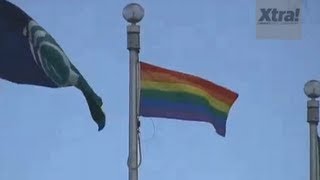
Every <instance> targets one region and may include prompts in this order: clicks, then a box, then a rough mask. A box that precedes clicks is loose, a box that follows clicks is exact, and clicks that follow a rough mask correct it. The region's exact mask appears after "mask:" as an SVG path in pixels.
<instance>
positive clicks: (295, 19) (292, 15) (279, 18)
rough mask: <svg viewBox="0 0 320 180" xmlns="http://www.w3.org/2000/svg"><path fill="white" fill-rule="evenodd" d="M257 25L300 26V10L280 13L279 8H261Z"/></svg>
mask: <svg viewBox="0 0 320 180" xmlns="http://www.w3.org/2000/svg"><path fill="white" fill-rule="evenodd" d="M260 11H261V17H260V18H259V20H258V22H257V24H298V23H299V14H300V9H296V10H295V11H279V10H278V9H277V8H261V9H260Z"/></svg>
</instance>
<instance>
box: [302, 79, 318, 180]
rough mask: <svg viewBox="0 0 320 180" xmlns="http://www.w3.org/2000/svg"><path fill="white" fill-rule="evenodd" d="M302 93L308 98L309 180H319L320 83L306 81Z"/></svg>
mask: <svg viewBox="0 0 320 180" xmlns="http://www.w3.org/2000/svg"><path fill="white" fill-rule="evenodd" d="M304 92H305V94H306V95H307V96H308V97H309V98H310V100H308V103H307V107H308V111H307V118H308V119H307V121H308V123H309V126H310V127H309V128H310V180H319V179H318V177H317V174H318V168H319V162H318V158H317V157H318V155H317V153H318V151H317V149H318V147H317V146H318V132H317V126H318V123H319V101H318V100H316V99H317V98H318V97H320V82H319V81H316V80H311V81H308V82H307V83H306V84H305V87H304Z"/></svg>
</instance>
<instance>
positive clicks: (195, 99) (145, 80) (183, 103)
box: [139, 62, 238, 137]
mask: <svg viewBox="0 0 320 180" xmlns="http://www.w3.org/2000/svg"><path fill="white" fill-rule="evenodd" d="M140 78H141V81H140V108H139V115H140V116H143V117H159V118H171V119H179V120H189V121H201V122H208V123H211V124H212V125H213V126H214V128H215V129H216V132H217V133H218V134H219V135H221V136H223V137H224V136H225V134H226V121H227V117H228V113H229V110H230V108H231V106H232V105H233V103H234V102H235V100H236V99H237V98H238V94H237V93H235V92H232V91H230V90H228V89H226V88H224V87H221V86H219V85H216V84H214V83H212V82H210V81H207V80H205V79H202V78H200V77H196V76H193V75H190V74H185V73H181V72H177V71H172V70H169V69H165V68H162V67H158V66H154V65H151V64H148V63H145V62H140Z"/></svg>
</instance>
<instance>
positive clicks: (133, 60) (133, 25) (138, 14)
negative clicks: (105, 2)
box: [122, 3, 144, 180]
mask: <svg viewBox="0 0 320 180" xmlns="http://www.w3.org/2000/svg"><path fill="white" fill-rule="evenodd" d="M122 15H123V17H124V18H125V20H126V21H127V22H128V23H130V24H129V25H128V26H127V49H128V50H129V156H128V170H129V174H128V176H129V180H138V128H139V127H138V112H137V110H138V91H139V87H138V81H139V80H138V65H139V51H140V26H139V25H137V23H138V22H139V21H141V20H142V18H143V16H144V9H143V8H142V7H141V6H140V5H139V4H137V3H130V4H128V5H127V6H126V7H125V8H124V9H123V12H122Z"/></svg>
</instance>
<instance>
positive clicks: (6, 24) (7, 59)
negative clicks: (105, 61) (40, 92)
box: [0, 0, 105, 130]
mask: <svg viewBox="0 0 320 180" xmlns="http://www.w3.org/2000/svg"><path fill="white" fill-rule="evenodd" d="M0 78H1V79H5V80H7V81H11V82H13V83H18V84H28V85H36V86H44V87H50V88H59V87H68V86H74V87H76V88H78V89H79V90H81V91H82V93H83V94H84V96H85V98H86V100H87V103H88V106H89V109H90V112H91V115H92V118H93V119H94V121H95V122H96V123H97V124H98V126H99V130H102V129H103V127H104V126H105V114H104V112H103V110H102V104H103V103H102V99H101V98H100V97H99V96H98V95H97V94H96V93H95V92H94V91H93V89H92V88H91V87H90V86H89V84H88V83H87V81H86V80H85V79H84V77H83V76H82V75H81V74H80V72H79V71H78V70H77V69H76V67H75V66H74V65H73V64H72V63H71V62H70V60H69V58H68V57H67V56H66V54H65V53H64V51H63V50H62V48H61V47H60V46H59V45H58V44H57V42H56V41H55V40H54V39H53V37H52V36H51V35H50V34H48V32H47V31H46V30H44V29H43V28H42V27H41V26H40V25H39V24H38V23H37V22H36V21H35V20H33V19H32V18H31V17H30V16H29V15H28V14H26V13H25V12H24V11H23V10H21V9H20V8H19V7H17V6H15V5H14V4H12V3H10V2H8V1H6V0H0Z"/></svg>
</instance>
